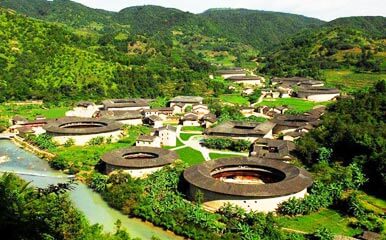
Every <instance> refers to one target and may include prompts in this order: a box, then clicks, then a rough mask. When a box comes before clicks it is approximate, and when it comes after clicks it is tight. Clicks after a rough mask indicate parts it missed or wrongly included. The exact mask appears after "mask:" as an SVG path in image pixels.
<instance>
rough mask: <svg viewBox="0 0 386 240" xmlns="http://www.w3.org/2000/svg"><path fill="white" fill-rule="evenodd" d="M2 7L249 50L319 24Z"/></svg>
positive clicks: (296, 19)
mask: <svg viewBox="0 0 386 240" xmlns="http://www.w3.org/2000/svg"><path fill="white" fill-rule="evenodd" d="M0 5H1V6H3V7H7V8H11V9H14V10H16V11H18V12H20V13H23V14H26V15H28V16H31V17H35V18H40V19H44V20H48V21H54V22H61V23H65V24H67V25H69V26H72V27H75V28H82V29H92V30H97V31H99V32H100V31H105V30H106V29H109V28H111V26H115V27H113V28H115V29H116V27H118V26H121V27H122V26H126V27H128V28H129V29H130V32H131V33H132V34H155V33H163V34H168V33H170V32H172V31H174V30H176V29H179V30H181V29H183V30H184V31H194V32H196V33H200V34H202V35H204V36H207V37H212V38H218V37H221V38H227V39H229V40H233V41H238V42H241V43H242V44H247V45H251V46H253V47H255V48H264V47H269V46H273V45H274V44H277V43H279V42H280V41H281V40H283V39H286V38H287V37H288V36H290V35H291V34H294V33H297V32H299V31H300V30H302V29H304V28H307V27H309V26H318V25H321V24H322V23H323V22H322V21H320V20H317V19H313V18H307V17H303V16H299V15H294V14H286V13H275V12H264V11H255V10H244V9H234V10H215V9H213V10H208V11H206V12H204V13H202V14H198V15H197V14H192V13H188V12H183V11H180V10H177V9H171V8H164V7H158V6H151V5H149V6H138V7H129V8H126V9H123V10H121V11H120V12H118V13H114V12H108V11H103V10H96V9H92V8H88V7H86V6H83V5H81V4H78V3H74V2H72V1H69V0H54V1H46V0H3V1H1V2H0Z"/></svg>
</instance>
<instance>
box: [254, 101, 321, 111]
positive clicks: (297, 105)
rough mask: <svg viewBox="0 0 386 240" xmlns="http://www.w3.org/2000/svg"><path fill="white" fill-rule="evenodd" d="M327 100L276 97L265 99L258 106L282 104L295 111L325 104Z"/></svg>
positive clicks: (307, 109)
mask: <svg viewBox="0 0 386 240" xmlns="http://www.w3.org/2000/svg"><path fill="white" fill-rule="evenodd" d="M326 104H328V102H312V101H307V100H303V99H299V98H277V99H265V100H264V101H262V102H261V103H260V104H259V105H260V106H264V105H265V106H269V107H276V106H283V105H287V106H288V108H289V109H290V110H293V111H296V112H307V111H309V110H311V109H312V108H313V107H315V106H318V105H326Z"/></svg>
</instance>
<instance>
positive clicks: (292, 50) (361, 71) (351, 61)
mask: <svg viewBox="0 0 386 240" xmlns="http://www.w3.org/2000/svg"><path fill="white" fill-rule="evenodd" d="M385 19H386V18H383V21H384V22H385ZM336 24H337V23H335V25H336ZM371 31H372V30H371V29H369V31H366V32H363V31H361V30H357V29H354V28H349V27H345V26H341V27H330V26H325V27H322V28H320V29H316V30H307V31H303V32H302V33H300V34H297V35H295V36H294V37H292V38H290V39H289V40H288V41H286V42H284V43H283V44H282V45H281V46H279V47H278V48H276V49H274V50H272V51H271V52H269V53H268V54H267V56H266V58H263V59H260V64H261V65H260V66H261V69H260V71H261V72H262V73H265V74H269V75H274V76H309V77H314V78H317V79H326V80H327V82H329V81H330V80H331V82H332V83H333V85H338V86H339V87H343V88H344V87H348V88H350V87H363V86H364V85H369V84H372V83H374V81H375V80H379V79H382V78H384V77H385V76H386V75H385V71H386V45H385V43H386V41H385V39H382V38H380V39H378V38H372V37H370V36H369V35H371ZM331 70H334V71H331ZM334 73H336V74H334ZM340 75H345V76H344V77H343V78H340ZM356 75H357V76H356ZM359 78H363V79H362V80H363V83H366V84H360V83H359V84H358V83H355V82H358V81H362V80H359ZM373 80H374V81H373ZM350 81H351V82H350Z"/></svg>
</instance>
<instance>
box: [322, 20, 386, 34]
mask: <svg viewBox="0 0 386 240" xmlns="http://www.w3.org/2000/svg"><path fill="white" fill-rule="evenodd" d="M327 25H328V26H332V27H345V28H351V29H357V30H360V31H362V32H364V33H367V34H369V36H371V37H375V38H386V20H385V17H369V16H367V17H346V18H338V19H335V20H333V21H331V22H329V23H327Z"/></svg>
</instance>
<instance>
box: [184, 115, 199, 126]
mask: <svg viewBox="0 0 386 240" xmlns="http://www.w3.org/2000/svg"><path fill="white" fill-rule="evenodd" d="M181 122H182V125H183V126H200V122H199V117H198V115H197V114H195V113H187V114H185V115H184V116H183V117H182V118H181Z"/></svg>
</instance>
